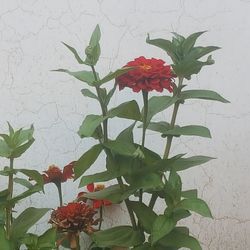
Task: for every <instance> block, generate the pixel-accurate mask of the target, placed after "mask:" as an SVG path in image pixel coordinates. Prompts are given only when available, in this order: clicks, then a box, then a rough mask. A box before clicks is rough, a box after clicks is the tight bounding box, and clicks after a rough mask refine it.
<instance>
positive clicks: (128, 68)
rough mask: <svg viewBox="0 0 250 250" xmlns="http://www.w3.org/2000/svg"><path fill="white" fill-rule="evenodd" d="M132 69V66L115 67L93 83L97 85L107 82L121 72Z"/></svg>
mask: <svg viewBox="0 0 250 250" xmlns="http://www.w3.org/2000/svg"><path fill="white" fill-rule="evenodd" d="M132 69H134V68H133V67H123V68H121V69H117V70H116V71H114V72H110V73H109V74H108V75H106V76H105V77H104V78H102V79H101V80H99V81H97V82H96V83H95V84H96V85H98V86H101V85H102V84H104V83H106V82H109V81H111V80H113V79H115V78H117V77H119V76H121V75H123V74H126V73H127V72H129V71H130V70H132Z"/></svg>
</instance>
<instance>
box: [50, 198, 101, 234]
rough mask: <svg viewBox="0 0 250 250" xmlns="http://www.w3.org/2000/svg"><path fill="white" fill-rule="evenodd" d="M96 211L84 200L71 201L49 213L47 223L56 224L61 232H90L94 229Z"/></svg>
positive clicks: (96, 220) (96, 222)
mask: <svg viewBox="0 0 250 250" xmlns="http://www.w3.org/2000/svg"><path fill="white" fill-rule="evenodd" d="M96 213H97V212H96V211H95V210H94V209H93V208H92V207H90V206H88V205H87V204H86V203H84V202H72V203H68V204H67V205H66V206H61V207H58V208H57V209H56V210H54V211H53V212H52V214H51V218H50V220H49V223H51V224H53V225H54V226H56V228H57V230H59V231H61V232H73V233H77V232H82V231H83V232H85V233H88V234H91V233H93V232H94V231H95V229H94V228H93V225H97V224H98V222H99V219H94V215H95V214H96Z"/></svg>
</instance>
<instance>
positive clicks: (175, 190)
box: [166, 169, 182, 202]
mask: <svg viewBox="0 0 250 250" xmlns="http://www.w3.org/2000/svg"><path fill="white" fill-rule="evenodd" d="M181 190H182V182H181V177H180V176H179V175H178V174H177V173H176V171H174V170H173V169H171V171H170V175H169V179H168V182H167V183H166V192H167V194H169V195H170V196H171V198H172V199H173V201H175V202H179V201H180V199H181Z"/></svg>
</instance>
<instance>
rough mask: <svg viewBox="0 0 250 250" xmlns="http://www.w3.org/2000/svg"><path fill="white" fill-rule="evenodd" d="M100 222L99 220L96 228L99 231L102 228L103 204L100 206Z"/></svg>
mask: <svg viewBox="0 0 250 250" xmlns="http://www.w3.org/2000/svg"><path fill="white" fill-rule="evenodd" d="M99 212H100V222H99V227H98V230H99V231H100V230H101V228H102V221H103V206H101V207H100V211H99Z"/></svg>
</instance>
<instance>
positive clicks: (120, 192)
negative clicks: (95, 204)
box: [84, 184, 135, 204]
mask: <svg viewBox="0 0 250 250" xmlns="http://www.w3.org/2000/svg"><path fill="white" fill-rule="evenodd" d="M134 192H135V189H132V188H129V187H128V186H126V185H123V186H122V187H120V186H119V185H118V184H116V185H112V186H109V187H107V188H105V189H103V190H100V191H97V192H92V193H87V194H84V197H87V198H89V199H95V200H109V201H111V202H112V203H117V204H118V203H120V202H122V201H123V200H125V199H126V198H128V197H129V196H130V195H131V194H133V193H134Z"/></svg>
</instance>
